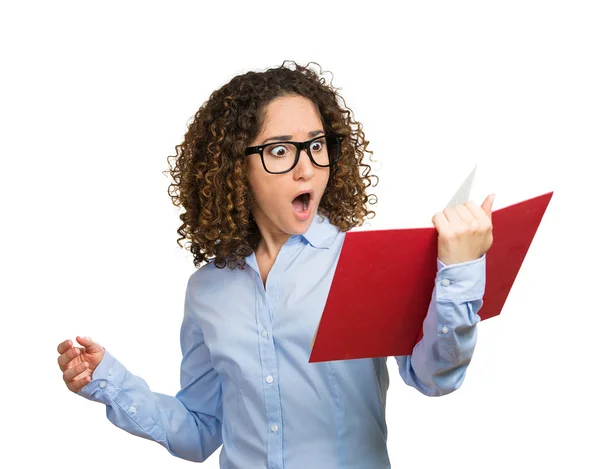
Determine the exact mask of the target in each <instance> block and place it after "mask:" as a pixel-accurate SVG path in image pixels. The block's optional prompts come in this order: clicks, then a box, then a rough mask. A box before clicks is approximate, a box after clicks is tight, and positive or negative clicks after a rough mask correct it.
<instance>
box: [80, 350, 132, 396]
mask: <svg viewBox="0 0 600 469" xmlns="http://www.w3.org/2000/svg"><path fill="white" fill-rule="evenodd" d="M126 373H127V370H126V368H125V367H124V366H123V365H122V364H121V363H120V362H119V361H118V360H117V359H116V358H115V357H114V356H113V355H112V354H111V353H110V352H109V351H108V350H106V349H104V357H102V360H101V361H100V363H99V364H98V366H97V367H96V369H95V370H94V373H92V380H91V381H90V382H89V383H88V384H86V385H85V386H84V387H83V388H81V389H80V390H79V392H78V394H80V395H81V396H83V397H85V398H87V399H89V400H92V401H98V402H103V403H106V402H107V398H111V397H113V396H112V393H113V391H115V390H118V389H120V387H121V383H122V382H123V379H124V378H125V374H126Z"/></svg>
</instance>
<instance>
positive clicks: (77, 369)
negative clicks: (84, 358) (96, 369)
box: [63, 362, 89, 383]
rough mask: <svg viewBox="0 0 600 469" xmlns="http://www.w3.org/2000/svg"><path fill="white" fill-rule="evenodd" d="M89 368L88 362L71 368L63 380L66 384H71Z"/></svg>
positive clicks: (65, 373)
mask: <svg viewBox="0 0 600 469" xmlns="http://www.w3.org/2000/svg"><path fill="white" fill-rule="evenodd" d="M88 366H89V363H88V362H83V363H80V364H79V365H77V366H74V367H72V368H69V369H68V370H66V371H65V372H64V373H63V380H64V381H65V383H69V382H71V381H73V379H74V378H76V377H77V376H79V375H80V374H81V373H83V372H84V371H85V370H87V369H88Z"/></svg>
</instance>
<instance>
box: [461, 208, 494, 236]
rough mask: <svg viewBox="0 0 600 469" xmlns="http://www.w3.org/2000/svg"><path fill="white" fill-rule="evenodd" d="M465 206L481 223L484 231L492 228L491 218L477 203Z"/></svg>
mask: <svg viewBox="0 0 600 469" xmlns="http://www.w3.org/2000/svg"><path fill="white" fill-rule="evenodd" d="M465 206H466V207H467V208H468V209H469V210H470V211H471V213H472V214H473V216H474V217H475V218H476V219H477V220H478V221H479V226H480V227H481V228H482V229H484V230H485V229H489V228H491V227H492V220H491V218H490V217H489V216H488V215H487V213H485V211H484V210H483V208H481V207H480V206H478V205H477V204H476V203H475V202H471V201H469V202H467V203H466V204H465Z"/></svg>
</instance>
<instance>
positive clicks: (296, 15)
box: [0, 0, 600, 469]
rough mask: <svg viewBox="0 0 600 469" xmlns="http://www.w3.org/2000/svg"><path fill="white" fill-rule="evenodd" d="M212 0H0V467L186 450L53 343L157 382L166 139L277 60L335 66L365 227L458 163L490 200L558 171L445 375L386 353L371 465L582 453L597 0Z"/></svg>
mask: <svg viewBox="0 0 600 469" xmlns="http://www.w3.org/2000/svg"><path fill="white" fill-rule="evenodd" d="M223 3H225V2H223ZM231 3H232V2H228V4H227V5H221V4H220V2H213V3H209V2H177V1H171V2H161V3H160V4H159V3H156V2H148V1H145V2H95V3H91V2H89V3H88V2H57V1H54V2H35V3H34V2H18V3H17V2H14V3H10V4H9V3H8V2H6V3H3V5H2V7H1V9H0V36H1V37H0V39H1V43H2V73H1V76H0V80H2V84H1V86H0V93H1V106H0V109H1V110H0V112H1V121H0V125H1V127H0V129H1V131H0V132H1V134H2V137H1V138H2V141H1V145H2V146H1V149H0V150H1V151H0V154H1V156H2V172H1V175H2V184H1V185H0V186H1V188H0V190H1V191H2V197H1V199H0V200H1V201H2V215H3V222H2V226H3V228H2V230H1V236H2V240H1V244H0V246H1V249H2V252H1V263H0V265H1V269H2V272H1V274H2V293H1V295H0V301H2V320H3V321H2V326H1V327H0V334H1V337H0V338H1V341H0V347H1V348H2V350H1V353H0V359H1V360H2V386H1V387H0V393H1V394H2V405H3V409H2V417H1V421H2V428H3V435H4V436H3V438H2V451H0V466H2V467H35V466H36V465H44V466H45V465H50V466H51V467H57V466H58V465H59V464H60V465H64V466H63V467H74V466H77V467H86V468H89V469H91V468H106V467H127V466H129V465H131V464H139V465H140V467H145V468H163V467H171V468H175V467H190V465H191V464H193V463H191V462H188V461H184V460H180V459H178V458H175V457H173V456H171V455H170V454H169V453H168V452H167V451H166V450H165V449H164V448H162V447H161V446H159V445H158V444H156V443H154V442H150V441H147V440H144V439H141V438H137V437H134V436H132V435H129V434H128V433H126V432H124V431H122V430H120V429H118V428H117V427H115V426H113V425H112V424H111V423H110V422H109V421H108V420H107V419H106V417H105V408H104V407H103V406H102V405H101V404H97V403H94V402H90V401H87V400H85V399H83V398H81V397H79V396H76V395H74V394H72V393H71V392H69V391H68V390H67V388H66V387H65V386H64V383H63V381H62V378H61V372H60V370H59V368H58V365H57V364H56V358H57V356H58V354H57V352H56V346H57V344H58V343H59V342H60V341H62V340H64V339H67V338H70V339H72V340H74V339H75V336H76V335H78V334H79V335H89V336H91V337H92V338H94V339H95V340H97V341H99V342H100V343H101V344H103V345H104V346H105V347H106V348H110V350H111V352H112V353H113V354H114V355H115V356H117V357H118V358H119V359H120V361H121V362H122V363H124V364H125V365H126V366H127V367H128V369H129V370H130V371H132V372H133V373H135V374H137V375H139V376H141V377H143V378H144V379H145V380H146V381H147V382H148V383H149V385H150V387H151V388H152V389H153V390H154V391H157V392H162V393H167V394H172V395H173V394H175V393H176V392H177V390H178V389H179V388H178V385H179V360H180V349H179V326H180V320H181V317H182V313H183V296H184V291H185V285H186V282H187V279H188V277H189V276H190V275H191V274H192V272H193V271H194V267H193V264H192V257H191V255H190V254H189V252H187V251H184V250H182V249H180V248H179V247H178V246H177V244H176V238H177V237H178V235H177V233H176V229H177V227H178V226H179V219H178V217H177V215H178V213H179V212H178V209H176V208H175V207H174V206H172V205H171V201H170V198H169V197H168V194H167V185H168V182H169V181H168V179H167V178H166V177H165V176H164V175H163V174H162V173H161V172H162V171H163V170H165V169H167V167H168V166H167V160H166V157H167V156H168V155H171V154H173V153H174V146H175V145H176V144H178V143H180V142H181V140H182V138H183V134H184V133H185V131H186V129H187V127H186V124H187V123H189V122H190V121H191V118H192V116H193V114H194V113H195V112H196V110H197V109H198V107H199V106H200V105H202V103H203V102H204V101H205V100H206V99H208V97H209V95H210V93H211V92H212V91H213V90H215V89H217V88H219V87H220V86H222V85H224V84H225V83H226V82H228V81H229V80H230V79H231V78H232V77H233V76H235V75H237V74H239V73H243V72H246V71H248V70H257V71H258V70H262V69H266V68H269V67H273V66H278V65H280V64H281V63H282V62H283V61H284V60H285V59H291V60H296V61H297V62H299V63H302V64H306V63H308V62H310V61H314V62H318V63H319V64H320V65H321V66H322V67H323V69H324V70H328V71H330V72H332V73H333V85H334V86H336V87H341V90H340V93H341V94H342V95H343V96H344V98H345V100H346V103H347V104H348V106H349V107H350V108H351V109H352V110H353V111H354V115H355V118H356V119H357V120H359V121H360V122H361V123H362V124H363V125H364V131H365V133H366V136H367V139H368V140H370V142H371V143H370V144H369V148H370V149H372V150H373V151H374V158H375V159H377V160H378V161H379V162H380V164H379V163H378V164H375V165H374V167H375V168H376V169H377V174H379V176H380V177H381V182H380V184H379V186H378V187H377V189H376V190H377V194H378V196H379V198H380V203H379V205H378V207H377V212H378V215H377V217H376V218H375V219H374V220H373V222H372V223H371V224H370V226H367V227H364V228H365V229H371V228H384V227H385V228H387V227H400V226H410V225H415V224H421V223H423V224H425V225H427V223H429V221H430V218H431V216H432V215H433V213H434V212H435V211H438V210H440V209H441V208H443V207H444V206H445V204H446V203H447V202H448V200H449V199H450V197H451V196H452V194H453V193H454V191H455V189H456V188H458V186H459V185H460V183H461V182H462V180H463V179H464V177H466V176H467V174H468V173H469V171H470V170H471V168H472V166H473V165H474V164H476V163H477V164H479V168H480V175H481V179H480V187H479V190H480V191H481V195H482V197H484V196H485V195H486V194H487V192H496V193H497V199H496V201H497V203H496V205H495V208H499V207H501V206H504V205H507V204H509V203H512V202H516V201H518V200H520V199H523V198H526V197H531V196H535V195H539V194H541V193H544V192H547V191H550V190H553V191H555V194H554V197H553V199H552V201H551V203H550V206H549V208H548V211H547V212H546V215H545V217H544V219H543V221H542V224H541V225H540V227H539V230H538V232H537V235H536V237H535V239H534V242H533V244H532V246H531V249H530V251H529V253H528V255H527V257H526V259H525V262H524V263H523V266H522V268H521V271H520V273H519V276H518V278H517V281H516V283H515V285H514V287H513V290H512V291H511V293H510V296H509V298H508V301H507V303H506V305H505V308H504V310H503V313H502V314H501V316H499V317H497V318H493V319H490V320H489V321H486V322H484V323H482V324H480V327H479V340H478V345H477V349H476V352H475V356H474V358H473V361H472V363H471V365H470V367H469V369H468V372H467V377H466V380H465V382H464V384H463V386H462V387H461V388H460V389H459V390H458V391H457V392H455V393H453V394H451V395H448V396H445V397H441V398H428V397H425V396H422V395H420V394H419V393H418V392H417V391H415V390H414V389H412V388H409V387H408V386H405V385H404V384H403V382H402V381H401V380H400V378H399V375H398V373H397V370H396V368H395V367H394V366H393V365H394V362H393V361H391V362H390V361H388V365H389V366H390V375H391V380H392V381H391V384H390V390H389V393H388V409H387V421H388V426H389V453H390V458H391V461H392V467H397V468H401V467H438V466H439V465H440V464H443V465H444V467H447V468H462V469H467V468H478V467H481V466H484V467H492V468H496V467H498V468H500V467H507V466H509V465H510V466H511V467H544V466H545V465H549V464H551V465H552V467H578V468H586V467H599V466H598V460H599V457H598V455H597V451H596V448H595V446H596V445H597V442H598V432H597V422H598V418H599V417H600V413H599V410H598V406H599V404H598V381H597V377H598V358H599V352H598V346H597V342H598V339H597V338H598V329H599V328H600V320H599V319H598V315H599V313H600V308H599V306H598V300H597V299H596V298H597V294H596V292H597V289H598V287H597V285H598V276H597V269H596V265H597V262H598V254H597V251H598V244H597V229H598V211H597V206H598V205H597V202H596V199H597V194H598V189H597V188H598V184H597V177H598V174H599V173H598V170H597V169H593V168H595V167H597V164H598V159H599V156H600V151H599V150H600V138H599V136H600V135H599V134H600V92H599V90H600V85H599V84H600V70H599V58H600V46H599V45H600V33H599V28H598V24H600V15H599V14H598V8H597V7H596V5H595V2H591V1H590V2H581V1H568V2H567V1H564V2H557V1H543V2H542V1H540V2H532V1H523V0H520V1H503V2H481V1H471V2H465V1H453V2H427V1H421V2H410V3H409V2H403V3H400V4H398V5H397V6H395V7H394V9H393V10H392V9H391V7H389V6H383V2H381V3H379V2H373V1H372V2H360V3H359V2H357V3H355V4H353V3H351V2H341V1H337V2H333V1H330V2H323V1H320V2H311V1H302V2H294V3H287V2H281V3H280V2H260V1H255V2H239V3H237V4H235V5H231ZM325 77H326V78H327V79H328V80H329V79H330V78H331V75H330V74H326V75H325ZM481 183H484V184H483V185H481ZM482 200H483V198H479V199H477V201H479V202H481V201H482ZM217 465H218V452H217V453H215V454H214V455H213V456H212V457H211V458H210V459H209V460H208V461H207V462H206V463H204V465H203V467H206V468H216V467H217Z"/></svg>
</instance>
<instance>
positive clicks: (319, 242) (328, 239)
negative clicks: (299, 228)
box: [302, 213, 339, 249]
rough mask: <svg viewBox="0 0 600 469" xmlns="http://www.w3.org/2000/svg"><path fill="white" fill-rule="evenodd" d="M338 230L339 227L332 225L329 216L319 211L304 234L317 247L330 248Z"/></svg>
mask: <svg viewBox="0 0 600 469" xmlns="http://www.w3.org/2000/svg"><path fill="white" fill-rule="evenodd" d="M321 218H323V219H321ZM338 232H339V229H338V227H337V226H335V225H332V224H331V222H330V221H329V218H328V217H326V216H325V215H321V214H319V213H317V214H316V215H315V217H314V218H313V221H312V223H311V225H310V226H309V227H308V230H306V233H304V234H303V235H302V236H303V237H304V239H306V240H307V241H308V242H309V243H310V244H311V246H313V247H315V248H324V249H329V248H330V247H331V244H332V243H333V240H334V239H335V237H336V235H337V234H338Z"/></svg>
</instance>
